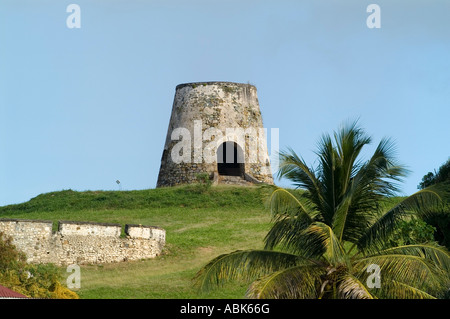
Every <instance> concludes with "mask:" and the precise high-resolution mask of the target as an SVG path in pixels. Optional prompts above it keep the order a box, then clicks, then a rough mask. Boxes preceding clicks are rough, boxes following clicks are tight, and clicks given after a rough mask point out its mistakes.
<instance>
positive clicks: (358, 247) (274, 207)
mask: <svg viewBox="0 0 450 319" xmlns="http://www.w3.org/2000/svg"><path fill="white" fill-rule="evenodd" d="M370 142H371V138H370V137H369V136H367V135H366V134H365V133H364V131H363V130H362V129H361V128H359V127H358V125H357V122H354V123H351V124H347V125H344V126H343V127H342V128H341V129H340V130H339V131H338V132H335V133H334V143H333V138H332V137H331V136H330V135H328V134H326V135H324V136H323V137H322V138H321V140H320V142H319V144H318V151H317V153H316V154H317V156H318V165H317V167H316V168H312V167H308V166H307V165H306V164H305V161H304V160H303V159H302V158H300V157H299V156H297V154H296V153H295V152H294V151H293V150H291V149H290V150H288V151H287V152H282V153H281V154H280V169H279V172H278V174H279V177H284V178H287V179H289V180H290V181H292V182H293V183H294V185H295V187H296V189H294V190H289V189H284V188H280V187H276V186H271V193H270V196H269V200H268V205H269V207H270V210H271V212H272V216H273V226H272V228H271V229H270V231H269V233H268V234H267V236H266V237H265V239H264V241H265V247H264V249H261V250H245V251H244V250H240V251H235V252H232V253H229V254H224V255H221V256H218V257H216V258H215V259H213V260H212V261H210V262H209V263H208V264H207V265H206V266H204V267H203V268H202V269H201V270H200V271H199V272H198V273H197V275H196V277H195V278H194V279H195V285H196V286H198V287H199V288H200V289H201V290H203V291H207V290H209V289H211V288H213V287H215V286H217V285H221V284H223V283H224V282H226V281H228V280H236V279H241V280H247V281H251V284H250V286H249V288H248V289H247V293H246V297H249V298H308V299H312V298H314V299H315V298H439V297H441V296H443V294H444V293H445V291H446V290H448V289H449V287H450V283H449V282H450V280H449V278H450V276H449V273H450V255H449V253H448V251H447V250H446V249H445V248H443V247H440V246H437V245H436V244H432V243H425V244H423V243H422V244H419V243H418V244H411V245H403V246H398V247H393V246H392V245H390V244H389V243H390V242H391V241H389V238H390V236H391V235H392V233H393V231H395V229H396V226H397V225H398V223H399V222H400V221H401V220H405V219H408V218H411V217H412V216H416V217H423V216H427V214H431V213H430V212H431V211H432V210H431V209H429V208H430V207H432V206H433V205H435V203H436V201H438V200H439V197H438V195H437V194H436V193H434V192H432V191H430V190H427V189H424V190H421V191H419V192H417V193H415V194H413V195H411V196H409V197H407V198H406V199H403V200H401V201H397V203H396V204H394V206H393V207H392V205H393V204H392V197H393V196H395V195H396V194H397V193H398V191H399V189H398V182H401V181H402V179H403V178H404V177H405V176H406V173H407V170H406V169H405V168H404V167H403V166H402V165H399V164H398V163H397V162H396V161H395V158H394V144H393V143H392V142H391V140H389V139H383V140H381V142H380V143H379V144H378V147H377V148H376V150H375V152H374V153H373V155H372V156H371V157H370V159H369V160H367V161H362V160H360V158H359V157H360V155H361V150H362V149H363V147H364V146H366V145H368V144H369V143H370ZM389 200H391V201H389ZM390 203H391V204H390Z"/></svg>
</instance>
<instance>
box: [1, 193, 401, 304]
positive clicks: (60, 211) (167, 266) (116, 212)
mask: <svg viewBox="0 0 450 319" xmlns="http://www.w3.org/2000/svg"><path fill="white" fill-rule="evenodd" d="M266 196H267V193H266V192H265V189H264V188H263V187H239V186H225V185H224V186H213V187H211V188H209V189H207V190H203V191H202V189H201V188H199V187H198V186H197V185H187V186H180V187H171V188H158V189H148V190H136V191H85V192H76V191H72V190H63V191H58V192H51V193H46V194H41V195H39V196H37V197H35V198H33V199H31V200H30V201H28V202H25V203H22V204H17V205H9V206H4V207H0V218H23V219H44V220H51V221H53V222H54V229H55V230H56V225H57V221H58V220H78V221H91V222H104V223H120V224H122V225H124V224H142V225H154V226H160V227H163V228H164V229H165V230H166V246H165V249H164V251H163V254H162V255H161V256H159V257H157V258H154V259H148V260H143V261H134V262H123V263H116V264H104V265H84V266H82V268H81V289H79V290H78V291H77V293H78V294H79V295H80V297H81V298H91V299H103V298H113V299H119V298H120V299H125V298H137V299H141V298H158V299H166V298H172V299H196V298H211V299H213V298H230V299H233V298H243V297H244V294H245V290H246V288H247V286H248V285H247V284H246V283H231V284H227V285H225V286H224V287H223V288H221V289H217V290H215V291H213V292H211V293H209V294H200V293H198V292H197V291H196V290H195V289H194V288H193V287H192V278H193V277H194V276H195V274H196V272H197V271H198V270H199V269H200V268H201V267H202V266H204V265H205V264H206V263H208V262H209V261H210V260H211V259H213V258H214V257H216V256H218V255H220V254H223V253H227V252H231V251H234V250H237V249H259V248H262V247H263V239H264V236H265V235H266V234H267V232H268V231H269V229H270V226H271V222H270V219H271V218H270V213H269V212H268V210H267V209H266V207H265V205H264V202H265V200H266ZM399 200H401V198H393V199H391V200H390V202H389V203H388V204H387V206H391V205H394V204H396V203H397V202H398V201H399ZM61 273H62V274H63V275H64V276H67V275H68V274H67V273H66V272H65V268H61Z"/></svg>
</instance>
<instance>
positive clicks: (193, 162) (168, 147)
mask: <svg viewBox="0 0 450 319" xmlns="http://www.w3.org/2000/svg"><path fill="white" fill-rule="evenodd" d="M201 173H207V174H208V176H209V178H210V179H211V180H213V181H214V183H219V184H221V183H226V184H241V185H243V184H249V185H251V184H254V183H268V184H273V178H272V172H271V168H270V161H269V155H268V151H267V140H266V132H265V130H264V128H263V123H262V117H261V111H260V109H259V102H258V97H257V94H256V87H255V86H253V85H250V84H241V83H233V82H197V83H185V84H180V85H178V86H177V87H176V90H175V97H174V102H173V107H172V115H171V118H170V123H169V128H168V131H167V137H166V142H165V145H164V150H163V154H162V158H161V168H160V171H159V176H158V182H157V187H162V186H174V185H179V184H188V183H192V182H196V181H197V179H198V174H201Z"/></svg>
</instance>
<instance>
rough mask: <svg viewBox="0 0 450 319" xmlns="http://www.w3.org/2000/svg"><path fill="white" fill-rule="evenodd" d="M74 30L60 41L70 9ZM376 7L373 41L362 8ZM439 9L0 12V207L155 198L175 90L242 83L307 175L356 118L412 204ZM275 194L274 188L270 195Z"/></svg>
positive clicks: (34, 4) (425, 156) (431, 120)
mask: <svg viewBox="0 0 450 319" xmlns="http://www.w3.org/2000/svg"><path fill="white" fill-rule="evenodd" d="M71 3H75V4H78V5H79V6H80V8H81V28H80V29H69V28H68V27H67V26H66V19H67V17H68V16H69V14H70V13H67V12H66V8H67V6H68V5H69V4H71ZM371 3H376V4H378V5H379V6H380V8H381V28H379V29H369V28H368V27H367V25H366V19H367V17H368V16H369V13H367V12H366V8H367V6H368V5H369V4H371ZM449 12H450V2H448V1H425V0H423V1H395V2H394V1H361V0H354V1H320V0H319V1H318V0H314V1H313V0H310V1H283V0H280V1H252V0H240V1H237V0H236V1H235V0H228V1H225V0H221V1H214V0H209V1H206V0H191V1H172V0H165V1H162V0H161V1H151V0H149V1H143V0H139V1H138V0H127V1H118V0H108V1H103V0H88V1H81V0H79V1H78V0H70V1H61V0H45V1H44V0H29V1H25V0H0V205H8V204H14V203H20V202H24V201H27V200H29V199H30V198H32V197H34V196H37V195H39V194H40V193H45V192H50V191H58V190H63V189H73V190H78V191H84V190H117V189H118V185H117V184H116V180H117V179H119V180H120V181H121V185H122V189H123V190H134V189H148V188H154V187H155V186H156V180H157V176H158V172H159V165H160V158H161V154H162V149H163V146H164V140H165V136H166V133H167V126H168V123H169V117H170V112H171V107H172V102H173V97H174V93H175V86H176V85H177V84H180V83H185V82H195V81H233V82H242V83H247V82H250V83H252V84H254V85H255V86H256V87H257V89H258V97H259V102H260V106H261V111H262V114H263V120H264V126H265V127H267V128H269V129H270V128H279V134H280V140H279V141H280V147H281V149H284V148H286V147H292V148H293V149H294V150H295V151H296V152H297V153H298V154H300V155H302V156H303V157H304V158H305V160H306V161H307V162H308V163H310V164H311V165H313V164H314V160H315V155H314V150H315V147H316V143H317V141H318V139H319V138H320V136H321V134H323V133H325V132H329V133H331V132H332V131H333V130H335V129H337V128H338V127H339V125H340V124H341V123H343V122H344V121H346V120H349V119H350V120H352V119H357V118H359V123H360V125H361V126H362V127H363V128H364V129H365V130H366V132H367V133H368V134H369V135H371V136H372V137H373V145H371V146H370V147H369V148H368V149H367V152H366V153H365V156H368V155H369V154H370V152H371V151H373V150H374V148H375V147H376V144H377V143H378V142H379V140H380V139H381V138H382V137H385V136H388V137H391V138H392V139H393V140H395V142H396V145H397V157H398V159H399V161H400V162H402V163H403V164H405V165H406V166H407V167H408V168H409V169H410V170H411V174H410V175H409V177H408V178H407V179H406V180H405V183H404V185H403V191H404V193H405V194H411V193H413V192H415V191H416V190H417V188H416V187H417V185H418V183H419V182H420V180H421V178H422V176H423V175H425V174H426V173H427V172H428V171H432V170H433V169H437V168H438V167H439V166H440V165H441V164H443V163H444V162H445V161H446V160H447V158H448V157H449V155H450V154H449V142H448V141H449V137H450V125H449V123H450V120H449V119H450V111H449V102H450V58H449V56H450V20H449V19H448V13H449ZM278 183H280V184H281V185H284V184H283V182H278Z"/></svg>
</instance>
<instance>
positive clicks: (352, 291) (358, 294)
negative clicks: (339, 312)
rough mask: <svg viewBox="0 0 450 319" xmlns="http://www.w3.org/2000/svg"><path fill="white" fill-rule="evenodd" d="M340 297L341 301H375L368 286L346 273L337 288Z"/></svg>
mask: <svg viewBox="0 0 450 319" xmlns="http://www.w3.org/2000/svg"><path fill="white" fill-rule="evenodd" d="M337 290H338V297H339V298H341V299H374V296H373V295H372V294H371V293H370V292H369V291H368V290H367V288H366V286H365V285H364V284H363V283H362V282H361V281H359V279H358V278H356V277H355V276H353V275H351V274H349V273H346V274H345V275H343V276H342V277H341V278H340V282H339V285H338V287H337Z"/></svg>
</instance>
